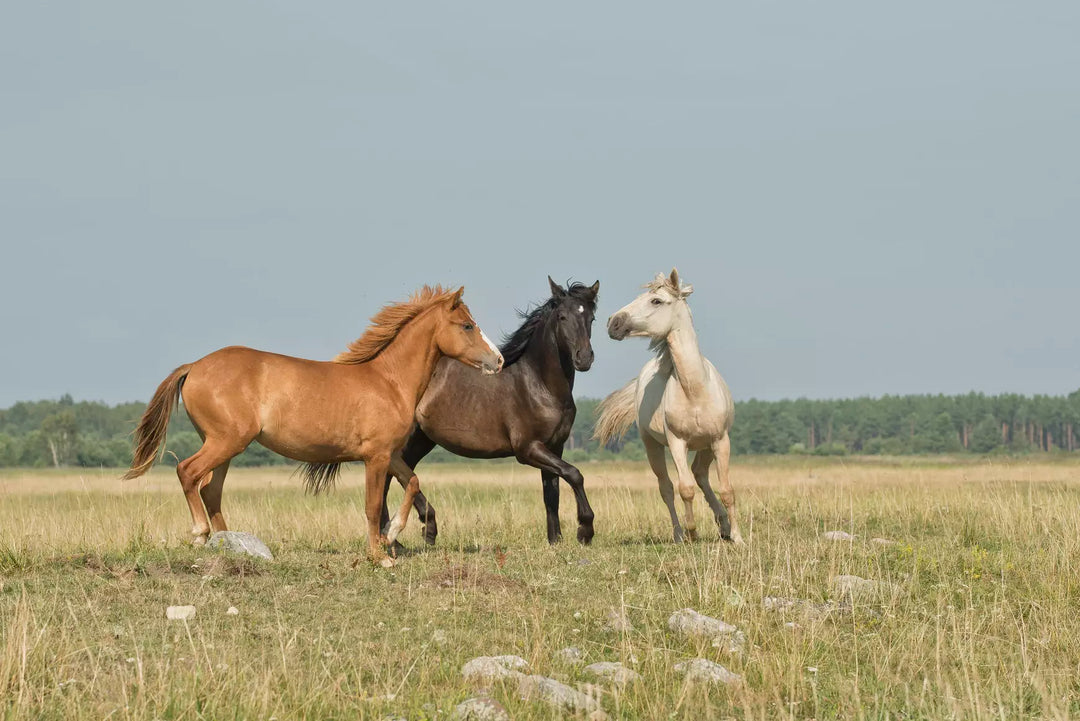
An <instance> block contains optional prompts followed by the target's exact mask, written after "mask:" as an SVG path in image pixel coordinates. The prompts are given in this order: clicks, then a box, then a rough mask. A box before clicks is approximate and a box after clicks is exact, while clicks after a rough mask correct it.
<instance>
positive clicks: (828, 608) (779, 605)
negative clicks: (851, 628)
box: [761, 596, 851, 620]
mask: <svg viewBox="0 0 1080 721" xmlns="http://www.w3.org/2000/svg"><path fill="white" fill-rule="evenodd" d="M761 603H762V606H763V607H764V608H765V610H766V611H776V612H778V613H792V612H794V613H799V614H802V615H803V616H804V617H805V618H808V619H811V620H820V619H823V618H825V617H827V616H829V615H831V614H834V613H835V614H843V613H851V604H848V603H837V602H836V601H825V602H824V603H814V602H813V601H807V600H805V599H802V598H782V597H780V596H766V597H765V598H763V599H762V601H761Z"/></svg>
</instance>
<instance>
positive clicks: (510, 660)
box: [461, 656, 529, 682]
mask: <svg viewBox="0 0 1080 721" xmlns="http://www.w3.org/2000/svg"><path fill="white" fill-rule="evenodd" d="M528 667H529V664H528V662H526V661H525V659H523V658H521V656H478V657H476V658H474V659H473V660H471V661H469V662H468V663H466V664H465V665H464V666H462V667H461V675H462V676H464V677H465V680H466V681H479V682H487V681H494V680H496V679H500V678H506V677H507V676H514V675H520V673H521V672H522V671H524V670H525V669H527V668H528Z"/></svg>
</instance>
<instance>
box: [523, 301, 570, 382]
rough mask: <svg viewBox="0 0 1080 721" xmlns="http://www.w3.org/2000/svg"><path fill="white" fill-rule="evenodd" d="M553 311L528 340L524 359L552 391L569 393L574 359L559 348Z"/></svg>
mask: <svg viewBox="0 0 1080 721" xmlns="http://www.w3.org/2000/svg"><path fill="white" fill-rule="evenodd" d="M555 317H556V316H555V311H552V312H551V313H550V314H549V315H548V316H547V318H545V319H544V323H543V325H541V326H540V327H539V328H537V329H536V332H535V333H534V334H533V337H532V338H531V339H530V340H529V347H528V349H527V350H526V352H525V360H527V361H528V362H529V364H530V365H531V366H532V368H533V369H534V370H536V372H537V373H538V374H539V375H540V379H541V381H543V383H544V385H545V386H547V388H548V390H550V391H551V392H553V393H556V394H559V393H563V394H570V393H571V392H572V391H573V390H574V359H573V358H571V357H570V353H569V352H567V353H564V352H562V350H561V349H560V348H559V341H558V338H557V337H556V335H555V323H554V322H552V321H553V319H554V318H555Z"/></svg>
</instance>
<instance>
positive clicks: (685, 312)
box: [664, 303, 706, 396]
mask: <svg viewBox="0 0 1080 721" xmlns="http://www.w3.org/2000/svg"><path fill="white" fill-rule="evenodd" d="M682 306H683V308H682V309H681V310H680V311H679V318H678V321H677V322H676V323H675V326H674V327H673V328H672V329H671V331H669V332H668V334H667V336H666V337H665V338H664V343H665V345H666V346H667V353H668V355H669V356H670V357H671V363H672V365H673V366H674V372H675V378H676V380H678V381H679V385H681V386H682V388H683V390H684V391H685V392H686V394H687V395H688V396H689V395H691V394H697V393H699V392H700V391H702V390H704V388H705V379H706V376H705V358H704V356H702V355H701V348H699V347H698V340H697V333H696V332H694V322H693V319H692V318H691V317H690V308H689V307H688V306H687V305H686V304H685V303H683V304H682Z"/></svg>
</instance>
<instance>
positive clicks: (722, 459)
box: [712, 435, 743, 545]
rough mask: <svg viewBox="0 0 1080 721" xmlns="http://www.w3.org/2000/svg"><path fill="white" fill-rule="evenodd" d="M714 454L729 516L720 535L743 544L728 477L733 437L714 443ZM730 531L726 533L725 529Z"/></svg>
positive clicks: (723, 499) (721, 498)
mask: <svg viewBox="0 0 1080 721" xmlns="http://www.w3.org/2000/svg"><path fill="white" fill-rule="evenodd" d="M712 451H713V455H714V456H716V474H717V476H719V478H720V500H721V501H723V503H724V510H725V511H726V516H727V521H728V523H727V528H726V529H725V527H724V525H721V527H720V537H721V538H723V539H724V540H725V541H731V542H733V543H735V544H736V545H742V542H743V538H742V533H740V532H739V522H738V519H736V517H735V491H734V489H732V487H731V478H729V477H728V470H729V466H730V465H731V439H730V438H729V437H728V436H727V435H725V436H724V437H723V438H721V439H720V440H719V441H716V442H714V443H713V446H712ZM725 530H727V531H728V533H727V534H725V533H724V531H725Z"/></svg>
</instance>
